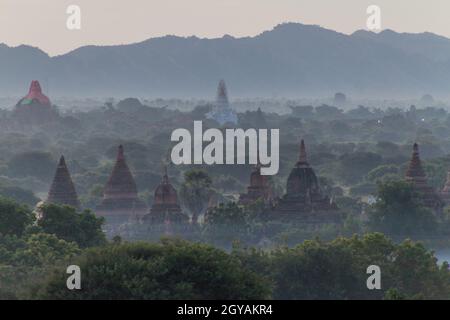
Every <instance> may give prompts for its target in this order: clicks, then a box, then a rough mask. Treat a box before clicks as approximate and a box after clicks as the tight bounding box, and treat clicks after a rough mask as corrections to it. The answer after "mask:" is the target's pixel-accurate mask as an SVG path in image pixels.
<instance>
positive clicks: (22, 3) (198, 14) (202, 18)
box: [0, 0, 450, 55]
mask: <svg viewBox="0 0 450 320" xmlns="http://www.w3.org/2000/svg"><path fill="white" fill-rule="evenodd" d="M371 4H375V5H378V6H380V8H381V18H382V28H383V29H388V28H389V29H393V30H396V31H399V32H424V31H430V32H434V33H437V34H440V35H444V36H447V37H450V19H449V18H448V16H449V15H450V0H427V1H425V0H371V1H367V0H0V43H1V42H3V43H6V44H8V45H10V46H17V45H19V44H28V45H32V46H37V47H39V48H41V49H43V50H44V51H46V52H48V53H49V54H51V55H56V54H61V53H65V52H67V51H70V50H72V49H74V48H77V47H80V46H82V45H86V44H98V45H104V44H120V43H130V42H137V41H142V40H145V39H147V38H150V37H156V36H163V35H166V34H174V35H180V36H190V35H196V36H199V37H208V38H210V37H221V36H223V35H224V34H230V35H233V36H253V35H256V34H258V33H260V32H262V31H264V30H267V29H271V28H272V27H274V26H275V25H277V24H278V23H281V22H302V23H305V24H317V25H321V26H323V27H327V28H330V29H334V30H337V31H340V32H344V33H351V32H353V31H355V30H357V29H364V28H366V20H367V14H366V9H367V7H368V6H369V5H371ZM69 5H78V6H79V7H80V9H81V30H72V31H70V30H68V29H67V27H66V20H67V18H68V14H67V13H66V9H67V7H68V6H69Z"/></svg>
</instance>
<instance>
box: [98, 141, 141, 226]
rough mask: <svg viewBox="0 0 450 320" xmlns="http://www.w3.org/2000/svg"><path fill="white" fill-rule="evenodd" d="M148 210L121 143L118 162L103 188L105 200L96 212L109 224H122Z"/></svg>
mask: <svg viewBox="0 0 450 320" xmlns="http://www.w3.org/2000/svg"><path fill="white" fill-rule="evenodd" d="M147 210H148V209H147V205H146V204H145V203H144V201H142V200H141V199H139V197H138V192H137V187H136V183H135V181H134V178H133V176H132V174H131V171H130V169H129V167H128V165H127V162H126V159H125V155H124V151H123V147H122V146H121V145H120V146H119V148H118V151H117V159H116V163H115V165H114V168H113V170H112V172H111V175H110V176H109V179H108V182H107V183H106V185H105V188H104V190H103V200H102V202H101V204H100V205H98V206H97V208H96V214H97V215H99V216H102V217H105V218H106V222H107V223H109V224H121V223H124V222H128V221H130V220H132V219H139V218H140V217H142V216H143V215H145V214H146V213H147Z"/></svg>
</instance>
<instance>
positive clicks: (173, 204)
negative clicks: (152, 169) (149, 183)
mask: <svg viewBox="0 0 450 320" xmlns="http://www.w3.org/2000/svg"><path fill="white" fill-rule="evenodd" d="M144 220H145V221H148V222H151V223H153V224H161V223H165V224H168V223H187V222H188V221H189V217H188V216H187V215H186V214H184V213H183V212H182V210H181V207H180V205H179V204H178V195H177V191H176V190H175V188H174V187H173V186H172V184H171V183H170V181H169V176H168V175H167V168H165V169H164V175H163V177H162V181H161V183H160V184H159V185H158V187H157V188H156V190H155V196H154V199H153V205H152V208H151V209H150V213H149V214H148V215H147V216H145V217H144Z"/></svg>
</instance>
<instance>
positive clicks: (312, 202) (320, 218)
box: [272, 140, 340, 223]
mask: <svg viewBox="0 0 450 320" xmlns="http://www.w3.org/2000/svg"><path fill="white" fill-rule="evenodd" d="M272 217H273V218H275V219H282V220H287V221H301V222H307V223H322V222H338V221H339V219H340V216H339V209H338V208H337V206H336V204H335V203H333V201H331V199H330V198H329V197H328V196H326V195H323V194H322V191H321V189H320V186H319V182H318V179H317V176H316V174H315V172H314V170H313V168H311V166H310V165H309V163H308V159H307V154H306V147H305V142H304V141H303V140H301V142H300V150H299V157H298V160H297V163H296V164H295V166H294V168H293V169H292V170H291V173H290V174H289V177H288V179H287V185H286V194H285V195H284V196H283V197H282V198H281V199H279V200H278V203H277V204H276V205H275V208H274V209H273V212H272Z"/></svg>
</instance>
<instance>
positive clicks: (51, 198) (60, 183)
mask: <svg viewBox="0 0 450 320" xmlns="http://www.w3.org/2000/svg"><path fill="white" fill-rule="evenodd" d="M45 202H46V203H53V204H59V205H63V204H64V205H69V206H72V207H74V208H76V209H80V202H79V201H78V196H77V192H76V190H75V186H74V184H73V181H72V178H71V176H70V173H69V169H67V165H66V161H65V160H64V156H61V158H60V159H59V163H58V167H57V168H56V172H55V176H54V178H53V182H52V184H51V186H50V190H49V192H48V196H47V200H46V201H45Z"/></svg>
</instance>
